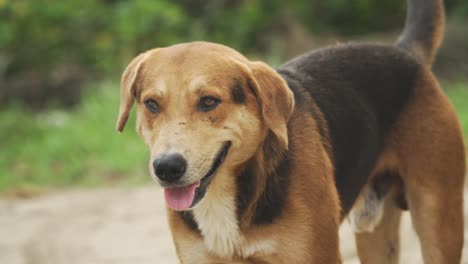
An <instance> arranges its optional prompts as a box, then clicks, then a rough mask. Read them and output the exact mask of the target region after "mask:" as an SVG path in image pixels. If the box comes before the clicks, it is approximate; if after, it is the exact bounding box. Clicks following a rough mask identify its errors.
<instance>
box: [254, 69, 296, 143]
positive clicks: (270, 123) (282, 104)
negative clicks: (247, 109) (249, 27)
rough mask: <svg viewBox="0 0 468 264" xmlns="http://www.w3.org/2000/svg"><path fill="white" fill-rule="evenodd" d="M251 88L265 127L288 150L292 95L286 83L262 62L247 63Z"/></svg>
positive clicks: (292, 103)
mask: <svg viewBox="0 0 468 264" xmlns="http://www.w3.org/2000/svg"><path fill="white" fill-rule="evenodd" d="M249 66H250V69H251V74H252V85H251V86H252V88H253V89H254V92H255V93H256V95H257V98H258V100H259V102H260V106H261V110H262V116H263V119H264V121H265V124H266V126H267V127H268V128H269V129H270V130H271V131H272V132H273V133H274V134H275V136H276V137H277V138H278V140H279V142H280V144H281V145H282V147H284V148H285V149H287V148H288V128H287V123H288V120H289V117H290V116H291V114H292V111H293V109H294V95H293V93H292V91H291V90H290V89H289V87H288V85H287V84H286V81H285V80H284V79H283V78H281V76H280V75H279V74H278V73H277V72H276V71H275V70H273V69H272V68H271V67H269V66H268V65H266V64H265V63H263V62H251V63H249Z"/></svg>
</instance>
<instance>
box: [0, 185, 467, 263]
mask: <svg viewBox="0 0 468 264" xmlns="http://www.w3.org/2000/svg"><path fill="white" fill-rule="evenodd" d="M465 196H466V197H468V196H467V195H465ZM465 215H468V207H467V206H465ZM448 224H449V223H448ZM467 231H468V230H467ZM467 231H465V236H467ZM340 232H341V247H342V255H343V257H344V259H345V263H346V264H355V263H359V261H358V260H357V258H356V256H355V249H354V239H353V236H352V233H351V231H350V229H349V226H348V225H347V224H346V223H345V224H343V226H342V228H341V231H340ZM401 232H402V256H401V263H414V264H417V263H422V261H421V257H420V253H419V245H418V243H417V239H416V235H415V234H414V232H413V231H412V228H411V223H410V220H409V215H408V213H405V215H404V219H403V224H402V230H401ZM465 244H468V243H465ZM467 246H468V245H467ZM467 254H468V249H467V248H465V250H464V254H463V255H464V258H463V262H462V263H468V256H467ZM0 263H2V264H58V263H64V264H65V263H66V264H78V263H79V264H90V263H96V264H100V263H112V264H120V263H138V264H146V263H163V264H165V263H168V264H170V263H177V260H176V257H175V253H174V248H173V245H172V240H171V237H170V234H169V230H168V228H167V222H166V217H165V209H164V201H163V198H162V192H161V190H160V189H159V188H157V187H155V186H145V187H138V188H132V189H122V188H120V189H104V190H103V189H101V190H75V191H67V192H63V193H54V194H50V195H47V196H42V197H39V198H35V199H30V200H5V199H4V200H0Z"/></svg>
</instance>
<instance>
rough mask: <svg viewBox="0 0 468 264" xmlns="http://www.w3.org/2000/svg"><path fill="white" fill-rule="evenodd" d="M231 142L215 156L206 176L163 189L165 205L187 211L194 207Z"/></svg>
mask: <svg viewBox="0 0 468 264" xmlns="http://www.w3.org/2000/svg"><path fill="white" fill-rule="evenodd" d="M230 147H231V142H226V143H225V144H224V145H223V147H222V148H221V149H220V151H219V152H218V155H216V159H215V160H214V162H213V165H211V168H210V170H208V172H207V173H206V175H205V176H204V177H203V178H202V179H201V180H200V181H197V182H194V183H192V184H190V185H187V186H184V187H169V188H165V189H164V196H165V198H166V204H167V206H168V207H169V208H171V209H174V210H178V211H181V210H187V209H189V208H191V207H193V206H195V205H196V204H197V203H198V202H199V201H200V200H201V199H202V198H203V197H204V196H205V193H206V190H207V188H208V186H209V185H210V183H211V181H212V180H213V178H214V176H215V175H216V171H217V170H218V168H219V167H220V166H221V164H222V163H223V161H224V159H225V158H226V156H227V154H228V151H229V148H230Z"/></svg>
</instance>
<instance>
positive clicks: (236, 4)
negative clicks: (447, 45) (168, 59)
mask: <svg viewBox="0 0 468 264" xmlns="http://www.w3.org/2000/svg"><path fill="white" fill-rule="evenodd" d="M447 4H448V7H449V9H450V10H449V11H450V12H451V13H456V14H457V15H459V16H468V1H458V2H455V1H448V2H447ZM404 15H405V3H404V1H403V0H399V1H395V0H353V1H347V0H328V1H321V0H290V1H280V0H205V1H201V0H177V1H171V0H81V1H76V0H0V86H1V87H2V89H1V90H0V103H4V102H5V101H9V100H11V98H22V99H24V100H25V101H28V102H29V103H31V102H32V103H33V104H39V105H40V104H41V102H42V101H47V100H48V99H50V98H52V100H59V101H62V102H63V101H65V104H73V103H76V101H77V100H76V99H73V98H76V97H79V92H76V91H75V89H79V88H80V87H81V81H82V80H83V79H86V78H95V77H99V76H102V75H103V74H106V73H107V74H109V73H113V74H115V73H116V72H118V71H120V70H122V68H123V67H124V65H126V64H127V63H128V61H129V59H130V58H131V57H133V56H135V55H136V54H137V53H138V52H141V51H143V50H146V49H149V48H152V47H155V46H167V45H171V44H174V43H177V42H185V41H190V40H196V39H198V40H200V39H203V40H207V41H214V42H219V43H223V44H227V45H229V46H231V47H234V48H236V49H238V50H240V51H242V52H248V53H257V54H262V53H265V52H269V51H270V50H271V45H272V44H271V42H272V40H271V35H272V34H273V35H274V34H277V35H280V36H281V34H282V33H284V31H285V30H287V25H285V24H287V23H289V22H288V18H291V17H293V18H294V19H295V20H296V19H297V20H299V21H301V22H302V23H303V25H305V27H306V28H307V29H309V30H310V31H311V32H314V33H324V32H335V33H340V34H357V33H365V32H374V31H377V30H389V29H394V28H398V29H400V28H401V25H402V24H403V22H402V21H403V20H404ZM44 93H45V94H46V96H44ZM66 98H68V99H66Z"/></svg>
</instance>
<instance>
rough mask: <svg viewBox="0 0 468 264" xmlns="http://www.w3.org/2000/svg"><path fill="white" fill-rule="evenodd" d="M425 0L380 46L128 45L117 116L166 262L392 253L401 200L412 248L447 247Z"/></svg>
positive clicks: (458, 242) (447, 121)
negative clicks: (153, 185)
mask: <svg viewBox="0 0 468 264" xmlns="http://www.w3.org/2000/svg"><path fill="white" fill-rule="evenodd" d="M443 28H444V11H443V3H442V1H441V0H413V1H410V4H409V13H408V18H407V22H406V28H405V31H404V33H403V34H402V37H401V38H400V39H399V40H398V41H397V43H396V44H395V45H394V46H387V45H374V44H346V45H337V46H333V47H329V48H325V49H321V50H318V51H314V52H311V53H308V54H305V55H302V56H300V57H298V58H295V59H293V60H292V61H290V62H287V63H286V64H284V65H283V66H280V67H279V68H277V69H272V68H271V67H269V66H267V65H266V64H264V63H261V62H252V61H249V60H247V59H246V58H245V57H244V56H242V55H241V54H239V53H238V52H236V51H234V50H232V49H230V48H228V47H225V46H222V45H218V44H212V43H205V42H194V43H187V44H180V45H175V46H171V47H167V48H157V49H153V50H150V51H147V52H145V53H143V54H141V55H139V56H138V57H136V58H135V59H134V60H133V61H132V62H131V63H130V65H129V66H128V67H127V69H126V70H125V72H124V74H123V78H122V87H121V106H120V115H119V118H118V124H117V129H118V130H119V131H122V130H123V128H124V126H125V123H126V120H127V118H128V115H129V111H130V108H131V107H132V104H133V102H134V101H136V102H137V107H138V109H137V130H138V133H139V134H140V135H141V137H142V138H143V140H144V141H145V143H146V144H147V145H148V147H149V149H150V153H151V159H150V168H151V171H152V174H153V175H154V177H155V179H156V180H157V181H158V182H159V183H160V184H161V185H162V187H164V193H165V199H166V204H167V207H168V218H169V224H170V228H171V231H172V234H173V238H174V243H175V247H176V249H177V255H178V257H179V259H180V261H181V262H182V263H197V264H198V263H340V262H341V260H340V255H339V249H338V240H339V239H338V228H339V225H340V223H341V221H342V220H343V219H344V218H346V217H348V218H349V219H350V222H351V224H352V225H353V227H354V228H355V230H356V242H357V248H358V253H359V257H360V259H361V261H362V263H372V264H375V263H377V264H382V263H397V262H398V255H399V254H398V248H399V245H398V227H399V221H400V214H401V211H402V210H405V209H409V211H410V213H411V217H412V220H413V225H414V228H415V230H416V233H417V235H418V237H419V238H420V241H421V249H422V254H423V258H424V261H425V263H441V264H442V263H443V264H449V263H459V262H460V258H461V250H462V246H463V208H462V207H463V185H464V175H465V153H464V148H463V142H462V136H461V131H460V127H459V124H458V121H457V117H456V115H455V112H454V109H453V107H452V105H451V104H450V102H449V101H448V99H447V97H446V96H445V95H444V93H443V91H442V90H441V88H440V87H439V84H438V82H437V80H436V78H435V77H434V75H433V74H432V73H431V70H430V66H431V63H432V61H433V60H434V56H435V54H436V50H437V48H438V47H439V44H440V42H441V38H442V35H443Z"/></svg>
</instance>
